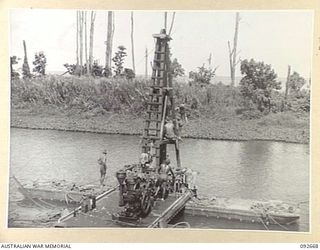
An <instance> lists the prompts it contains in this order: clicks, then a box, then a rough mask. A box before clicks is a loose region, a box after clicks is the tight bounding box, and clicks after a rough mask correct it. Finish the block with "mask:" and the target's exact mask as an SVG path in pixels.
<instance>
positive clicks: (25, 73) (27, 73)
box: [22, 40, 31, 78]
mask: <svg viewBox="0 0 320 250" xmlns="http://www.w3.org/2000/svg"><path fill="white" fill-rule="evenodd" d="M23 49H24V59H23V65H22V73H23V77H24V78H29V77H30V76H31V73H30V67H29V63H28V55H27V46H26V41H25V40H23Z"/></svg>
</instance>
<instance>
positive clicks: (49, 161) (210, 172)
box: [9, 128, 310, 232]
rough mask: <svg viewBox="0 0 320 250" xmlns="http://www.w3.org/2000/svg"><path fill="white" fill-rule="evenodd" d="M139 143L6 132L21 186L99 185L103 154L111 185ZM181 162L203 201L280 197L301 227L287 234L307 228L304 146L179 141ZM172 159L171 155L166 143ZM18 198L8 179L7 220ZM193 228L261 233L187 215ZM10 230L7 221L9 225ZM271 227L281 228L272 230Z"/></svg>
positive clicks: (306, 152)
mask: <svg viewBox="0 0 320 250" xmlns="http://www.w3.org/2000/svg"><path fill="white" fill-rule="evenodd" d="M139 142H140V138H139V137H137V136H124V135H106V134H94V133H80V132H64V131H63V132H62V131H53V130H29V129H17V128H14V129H11V148H10V175H15V176H16V177H17V178H18V179H19V180H21V182H23V183H30V182H32V181H34V180H37V179H38V180H42V181H44V180H52V179H59V180H62V179H64V180H66V181H67V182H75V183H77V184H87V183H98V179H99V167H98V164H97V159H98V158H99V157H100V154H101V152H102V151H103V149H107V150H108V174H109V176H108V180H107V181H108V182H110V183H116V180H115V177H114V173H115V171H116V170H117V169H119V168H120V167H122V166H124V165H126V164H131V163H134V162H138V158H139V155H140V148H139ZM180 148H181V157H182V165H183V166H186V167H190V168H192V169H194V170H197V171H199V172H200V174H199V176H198V178H197V186H198V193H199V195H200V196H208V197H213V196H218V197H219V196H221V197H234V198H244V199H257V200H283V201H287V202H296V203H299V202H301V204H300V208H301V218H300V221H299V224H298V225H293V226H291V227H290V228H288V229H287V230H294V231H302V232H306V231H309V203H308V202H307V201H308V200H309V172H310V171H309V170H310V169H309V146H308V145H305V144H293V143H283V142H270V141H241V142H237V141H218V140H196V139H184V140H183V142H182V144H181V146H180ZM169 150H170V156H171V162H172V163H173V164H175V161H174V160H173V159H174V155H175V154H174V151H173V146H172V148H171V147H170V146H169ZM21 199H22V195H21V194H19V193H18V191H17V188H16V186H15V185H14V184H13V183H12V179H10V189H9V218H12V217H14V215H16V216H19V213H20V215H21V214H23V213H25V210H26V209H27V208H25V207H20V206H19V201H20V200H21ZM178 220H180V221H188V222H189V223H190V225H191V226H192V227H195V228H218V229H247V230H248V229H253V230H260V229H261V230H264V229H265V228H264V227H263V226H262V225H259V224H245V223H240V222H234V221H227V220H221V219H220V220H217V219H208V218H201V217H197V218H194V217H193V216H191V215H184V216H182V217H181V218H179V219H178ZM9 226H10V223H9ZM273 230H283V229H281V228H273Z"/></svg>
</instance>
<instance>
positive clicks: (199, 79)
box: [189, 65, 215, 87]
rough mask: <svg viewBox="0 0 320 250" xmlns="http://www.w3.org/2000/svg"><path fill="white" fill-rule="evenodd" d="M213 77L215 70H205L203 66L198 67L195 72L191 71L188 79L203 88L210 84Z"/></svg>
mask: <svg viewBox="0 0 320 250" xmlns="http://www.w3.org/2000/svg"><path fill="white" fill-rule="evenodd" d="M214 76H215V70H213V69H210V68H206V67H205V66H204V65H202V66H201V67H198V71H197V72H193V71H191V72H190V73H189V78H191V79H192V80H193V83H195V84H199V85H200V86H202V87H203V86H205V85H208V84H210V82H211V79H212V78H213V77H214Z"/></svg>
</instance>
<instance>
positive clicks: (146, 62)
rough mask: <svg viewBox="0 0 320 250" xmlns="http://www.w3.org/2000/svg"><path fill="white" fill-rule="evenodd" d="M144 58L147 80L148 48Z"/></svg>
mask: <svg viewBox="0 0 320 250" xmlns="http://www.w3.org/2000/svg"><path fill="white" fill-rule="evenodd" d="M145 58H146V61H145V77H146V78H148V48H146V54H145Z"/></svg>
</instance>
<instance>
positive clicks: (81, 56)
mask: <svg viewBox="0 0 320 250" xmlns="http://www.w3.org/2000/svg"><path fill="white" fill-rule="evenodd" d="M83 16H84V13H83V11H80V17H79V25H80V27H79V41H80V75H82V73H83V72H82V70H83Z"/></svg>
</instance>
